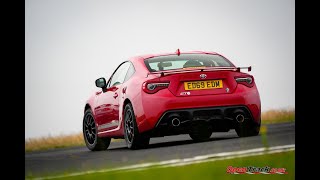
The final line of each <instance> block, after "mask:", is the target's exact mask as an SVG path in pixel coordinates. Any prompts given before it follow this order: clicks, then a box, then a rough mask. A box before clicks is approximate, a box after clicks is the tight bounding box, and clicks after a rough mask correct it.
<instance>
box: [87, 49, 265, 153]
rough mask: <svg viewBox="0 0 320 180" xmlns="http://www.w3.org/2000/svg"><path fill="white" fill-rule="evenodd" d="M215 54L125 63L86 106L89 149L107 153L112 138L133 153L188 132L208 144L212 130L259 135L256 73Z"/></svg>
mask: <svg viewBox="0 0 320 180" xmlns="http://www.w3.org/2000/svg"><path fill="white" fill-rule="evenodd" d="M241 69H248V71H251V66H250V67H236V66H235V65H234V64H232V63H231V62H230V61H229V60H228V59H227V58H225V57H224V56H222V55H221V54H218V53H215V52H203V51H192V52H183V53H180V51H179V49H178V50H177V51H176V52H175V53H166V54H156V55H155V54H151V55H144V56H137V57H133V58H130V59H129V60H127V61H124V62H123V63H121V64H120V65H119V66H118V68H117V69H116V70H115V71H114V72H113V74H112V75H111V77H110V78H109V79H108V81H106V79H105V78H103V77H102V78H99V79H97V80H96V82H95V84H96V86H97V87H99V88H101V91H98V92H96V93H95V94H93V95H92V96H91V97H90V98H89V99H88V100H87V102H86V105H85V108H84V118H83V135H84V139H85V143H86V145H87V147H88V149H90V150H92V151H96V150H105V149H107V148H108V146H109V145H110V141H111V138H124V139H125V140H126V143H127V146H128V148H130V149H138V148H145V147H147V146H148V144H149V140H150V138H151V137H161V136H169V135H178V134H189V135H190V137H191V138H192V139H193V140H195V141H205V140H207V139H209V138H210V136H211V134H212V132H227V131H229V130H230V129H235V131H236V132H237V134H238V136H240V137H243V136H255V135H258V134H259V130H260V123H261V103H260V96H259V92H258V90H257V87H256V85H255V82H254V78H253V76H252V75H249V74H247V73H244V72H241Z"/></svg>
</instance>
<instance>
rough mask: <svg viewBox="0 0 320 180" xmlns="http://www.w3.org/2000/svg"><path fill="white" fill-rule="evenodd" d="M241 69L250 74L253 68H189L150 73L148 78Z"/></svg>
mask: <svg viewBox="0 0 320 180" xmlns="http://www.w3.org/2000/svg"><path fill="white" fill-rule="evenodd" d="M240 69H248V72H250V71H251V70H252V67H251V66H249V67H206V68H188V69H175V70H166V71H157V72H149V73H148V74H147V77H148V76H149V75H150V74H160V77H163V76H164V75H165V74H179V73H189V72H199V71H200V72H203V71H237V72H240Z"/></svg>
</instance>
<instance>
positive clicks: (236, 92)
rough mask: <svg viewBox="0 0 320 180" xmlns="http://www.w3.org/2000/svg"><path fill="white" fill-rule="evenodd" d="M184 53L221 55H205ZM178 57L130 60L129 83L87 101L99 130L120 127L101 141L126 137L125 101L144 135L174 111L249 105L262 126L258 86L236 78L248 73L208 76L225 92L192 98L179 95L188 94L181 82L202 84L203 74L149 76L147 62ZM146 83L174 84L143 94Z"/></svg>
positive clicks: (103, 133) (104, 132)
mask: <svg viewBox="0 0 320 180" xmlns="http://www.w3.org/2000/svg"><path fill="white" fill-rule="evenodd" d="M184 53H203V54H218V53H215V52H203V51H192V52H183V54H184ZM174 54H176V53H167V54H156V55H154V54H151V55H144V56H137V57H132V58H130V59H129V61H131V63H132V64H133V65H134V68H135V73H134V74H133V76H132V77H131V78H130V79H129V80H128V81H126V82H124V83H123V84H119V85H117V86H115V87H112V88H109V89H108V90H107V91H106V92H101V91H99V92H97V93H94V94H93V95H92V96H91V97H90V98H89V99H88V100H87V105H89V107H90V108H91V110H92V112H93V115H94V117H95V120H96V123H97V126H98V127H99V125H101V124H106V123H111V121H113V122H115V124H116V125H115V126H113V127H108V128H104V129H100V130H99V131H98V136H99V137H123V136H124V130H123V110H124V102H125V100H129V101H130V102H131V104H132V105H133V109H134V113H135V116H136V121H137V124H138V129H139V132H140V133H141V132H145V131H148V130H151V129H153V128H154V127H155V125H156V123H157V121H158V120H159V118H160V117H161V115H162V114H163V113H164V112H165V111H167V110H172V109H183V108H200V107H215V106H228V105H245V106H247V107H248V108H249V110H250V111H251V114H252V116H253V118H254V121H256V122H258V121H259V120H260V118H261V117H260V116H261V103H260V96H259V92H258V90H257V87H256V85H255V82H253V86H252V87H247V86H245V85H243V84H241V83H237V82H236V81H235V80H234V77H242V76H244V77H246V76H248V74H247V73H243V72H237V71H232V70H230V71H229V70H224V71H210V72H205V73H206V74H207V79H210V78H213V77H214V78H215V79H222V80H223V85H224V88H223V89H216V90H215V91H214V93H213V92H210V93H209V91H210V90H201V91H192V93H193V94H192V95H190V96H183V97H182V96H180V94H179V93H180V92H181V91H184V89H183V83H181V82H182V81H185V80H188V81H189V80H200V79H199V75H200V74H202V73H203V72H191V73H179V74H172V75H168V76H164V77H160V75H159V74H149V75H148V76H147V74H148V73H150V72H149V71H148V69H147V68H146V66H145V64H144V60H145V59H147V58H150V57H155V56H165V55H174ZM219 55H220V54H219ZM230 63H231V62H230ZM231 64H232V63H231ZM159 77H160V78H159ZM146 81H152V82H157V81H161V82H163V81H170V85H169V87H168V88H165V89H162V90H160V91H158V92H157V93H155V94H148V93H146V92H144V91H143V90H142V86H143V83H144V82H146ZM226 87H228V88H229V89H230V91H229V92H228V93H227V92H226V91H224V89H225V88H226ZM116 95H117V96H116Z"/></svg>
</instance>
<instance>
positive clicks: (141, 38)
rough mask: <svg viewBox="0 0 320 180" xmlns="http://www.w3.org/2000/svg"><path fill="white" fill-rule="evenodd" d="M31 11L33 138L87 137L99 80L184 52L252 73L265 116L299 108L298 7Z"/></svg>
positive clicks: (81, 4)
mask: <svg viewBox="0 0 320 180" xmlns="http://www.w3.org/2000/svg"><path fill="white" fill-rule="evenodd" d="M25 9H26V13H25V64H26V66H25V70H26V71H25V72H26V74H25V80H26V87H25V98H26V101H25V136H26V138H30V137H39V136H47V135H59V134H70V133H76V132H80V131H81V128H82V118H83V109H84V105H85V101H86V100H87V98H88V97H89V96H90V94H91V93H93V92H95V91H96V90H98V88H96V87H95V84H94V81H95V80H96V79H97V78H99V77H106V78H108V77H109V76H110V75H111V73H112V72H113V71H114V69H115V68H116V67H117V66H118V65H119V63H121V62H122V61H124V60H126V59H127V58H129V57H132V56H135V55H142V54H150V53H163V52H174V51H175V50H176V49H177V48H180V50H181V51H182V52H183V51H191V50H204V51H215V52H218V53H221V54H222V55H224V56H226V57H227V58H229V59H230V60H231V61H232V62H233V63H234V64H235V65H237V66H249V65H251V66H252V71H251V72H250V74H252V75H254V77H255V80H256V84H257V86H258V89H259V91H260V97H261V102H262V111H265V110H268V109H272V108H288V107H295V28H294V27H295V15H294V14H295V4H294V0H219V1H215V0H192V1H191V0H168V1H166V0H161V1H160V0H157V1H156V0H139V1H137V0H134V1H133V0H117V1H111V0H101V1H97V0H26V7H25Z"/></svg>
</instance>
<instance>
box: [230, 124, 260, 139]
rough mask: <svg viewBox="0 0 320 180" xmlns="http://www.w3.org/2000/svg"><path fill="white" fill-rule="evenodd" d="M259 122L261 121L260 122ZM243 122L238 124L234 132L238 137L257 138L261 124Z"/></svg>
mask: <svg viewBox="0 0 320 180" xmlns="http://www.w3.org/2000/svg"><path fill="white" fill-rule="evenodd" d="M260 122H261V121H260ZM260 122H259V123H254V122H250V123H249V122H247V121H245V122H243V123H241V124H239V125H238V126H237V127H236V128H235V130H236V132H237V134H238V136H239V137H248V136H257V135H258V134H259V132H260V125H261V123H260Z"/></svg>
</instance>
